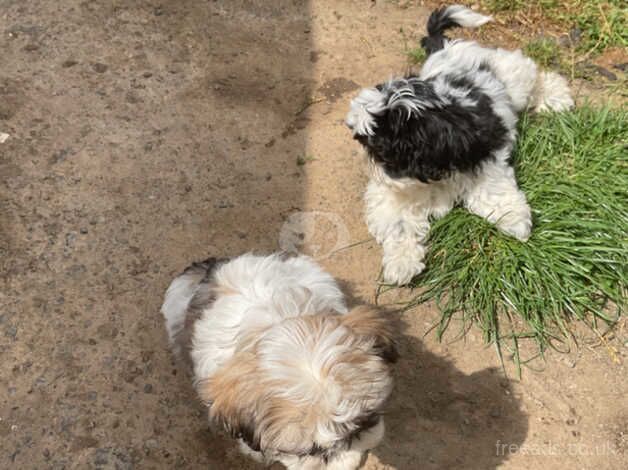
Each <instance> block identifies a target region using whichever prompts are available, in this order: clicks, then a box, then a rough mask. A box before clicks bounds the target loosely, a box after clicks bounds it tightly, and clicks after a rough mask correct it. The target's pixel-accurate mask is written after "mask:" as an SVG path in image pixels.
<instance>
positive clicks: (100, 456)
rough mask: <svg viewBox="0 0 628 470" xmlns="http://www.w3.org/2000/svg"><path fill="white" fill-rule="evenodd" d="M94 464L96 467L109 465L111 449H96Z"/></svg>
mask: <svg viewBox="0 0 628 470" xmlns="http://www.w3.org/2000/svg"><path fill="white" fill-rule="evenodd" d="M94 463H95V464H96V465H107V463H109V449H106V448H100V449H96V455H95V456H94Z"/></svg>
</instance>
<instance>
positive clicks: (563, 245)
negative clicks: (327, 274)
mask: <svg viewBox="0 0 628 470" xmlns="http://www.w3.org/2000/svg"><path fill="white" fill-rule="evenodd" d="M627 118H628V111H626V110H625V109H593V108H590V107H583V108H581V109H578V110H576V111H573V112H570V113H562V114H552V115H544V116H524V117H523V118H522V120H521V125H520V132H521V135H520V138H519V143H518V149H517V151H516V152H515V157H514V158H515V164H516V168H517V176H518V179H519V182H520V186H521V188H522V189H523V191H524V192H525V193H526V195H527V198H528V201H529V203H530V205H531V207H532V210H533V214H534V228H533V232H532V237H531V238H530V240H529V241H528V242H527V243H521V242H519V241H517V240H515V239H513V238H510V237H508V236H506V235H503V234H501V233H499V232H498V231H497V230H496V229H495V227H493V226H492V225H490V224H488V223H487V222H485V221H484V220H482V219H481V218H479V217H476V216H473V215H471V214H469V213H468V212H467V211H465V210H463V209H454V210H453V211H452V212H451V213H450V214H449V215H448V216H447V217H445V218H443V219H441V220H438V221H436V222H435V223H434V225H433V227H432V230H431V232H430V240H429V244H430V249H429V254H428V258H427V263H426V264H427V270H426V271H425V272H424V273H422V274H421V275H420V276H419V277H418V278H417V279H415V284H414V285H415V287H417V288H420V289H421V291H420V292H421V293H420V294H419V295H418V296H417V297H416V298H415V299H414V300H412V301H411V302H410V304H408V307H411V306H413V305H416V304H419V303H423V302H426V301H433V302H435V304H436V305H437V307H438V308H439V309H440V312H441V319H440V322H439V323H438V324H437V325H435V328H436V331H437V334H438V336H439V338H440V337H442V335H443V333H444V332H445V330H446V329H447V328H448V326H449V325H450V323H451V321H452V319H454V318H455V319H459V320H461V322H460V326H461V334H464V333H465V332H466V331H467V330H468V328H470V327H471V326H472V325H477V326H479V328H480V329H481V330H482V331H483V334H484V340H485V341H486V342H487V343H493V344H495V345H497V347H498V348H497V349H498V351H500V357H501V351H502V348H503V347H506V348H508V349H510V350H511V352H512V354H513V357H514V360H515V362H516V363H517V365H518V366H519V367H520V365H521V364H523V363H525V361H524V360H522V359H520V358H519V347H518V346H519V341H521V340H522V339H523V338H527V339H532V340H534V341H536V343H537V344H538V346H539V351H540V353H541V354H542V352H543V351H544V350H546V348H548V347H554V348H557V349H559V348H560V345H561V344H562V342H563V341H565V339H566V338H569V337H570V336H571V333H570V331H571V330H570V321H571V320H582V321H584V322H586V323H587V324H588V325H590V326H591V327H593V328H596V325H597V324H598V322H604V323H607V324H612V323H613V322H615V321H616V320H617V319H618V318H619V315H620V314H621V311H622V309H623V308H624V307H625V301H626V287H627V283H626V281H627V278H628V159H627V157H626V146H627V145H628V125H627Z"/></svg>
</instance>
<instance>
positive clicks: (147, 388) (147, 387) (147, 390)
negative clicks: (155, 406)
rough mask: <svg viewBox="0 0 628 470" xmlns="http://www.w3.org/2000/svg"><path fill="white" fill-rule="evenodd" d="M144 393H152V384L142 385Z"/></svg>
mask: <svg viewBox="0 0 628 470" xmlns="http://www.w3.org/2000/svg"><path fill="white" fill-rule="evenodd" d="M144 393H153V386H152V385H151V384H146V385H144Z"/></svg>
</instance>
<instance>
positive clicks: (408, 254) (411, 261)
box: [382, 242, 425, 286]
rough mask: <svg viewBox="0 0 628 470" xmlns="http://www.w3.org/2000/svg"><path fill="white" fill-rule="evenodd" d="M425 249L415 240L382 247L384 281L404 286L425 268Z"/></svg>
mask: <svg viewBox="0 0 628 470" xmlns="http://www.w3.org/2000/svg"><path fill="white" fill-rule="evenodd" d="M424 257H425V249H424V248H423V247H422V246H421V245H419V244H417V243H416V242H406V243H400V244H398V245H396V246H395V247H393V248H391V247H384V258H383V260H382V265H383V267H384V282H385V283H387V284H397V285H399V286H404V285H406V284H408V283H409V282H410V281H411V280H412V278H413V277H414V276H416V275H417V274H420V273H421V272H422V271H423V270H424V269H425V263H423V259H424Z"/></svg>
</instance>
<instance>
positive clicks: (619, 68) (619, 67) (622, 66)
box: [613, 62, 628, 72]
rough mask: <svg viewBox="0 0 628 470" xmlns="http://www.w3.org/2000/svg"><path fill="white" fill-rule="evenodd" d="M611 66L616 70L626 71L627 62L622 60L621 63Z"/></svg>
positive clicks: (627, 69)
mask: <svg viewBox="0 0 628 470" xmlns="http://www.w3.org/2000/svg"><path fill="white" fill-rule="evenodd" d="M613 68H615V69H617V70H621V71H622V72H627V71H628V62H624V63H623V64H613Z"/></svg>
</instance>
